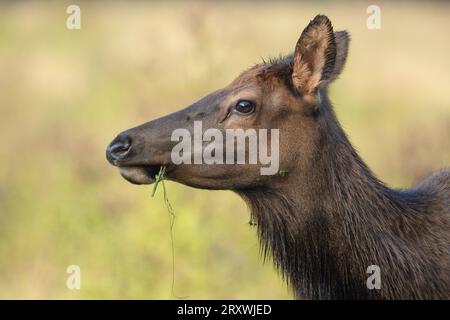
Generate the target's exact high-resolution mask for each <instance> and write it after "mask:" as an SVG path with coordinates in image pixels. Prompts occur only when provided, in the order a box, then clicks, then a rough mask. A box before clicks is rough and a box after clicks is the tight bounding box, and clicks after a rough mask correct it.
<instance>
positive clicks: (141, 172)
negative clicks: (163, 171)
mask: <svg viewBox="0 0 450 320" xmlns="http://www.w3.org/2000/svg"><path fill="white" fill-rule="evenodd" d="M160 168H161V165H151V166H145V165H142V166H120V167H119V172H120V175H121V176H122V177H123V178H124V179H125V180H127V181H128V182H131V183H133V184H152V183H153V182H155V181H156V175H157V174H158V173H159V170H160Z"/></svg>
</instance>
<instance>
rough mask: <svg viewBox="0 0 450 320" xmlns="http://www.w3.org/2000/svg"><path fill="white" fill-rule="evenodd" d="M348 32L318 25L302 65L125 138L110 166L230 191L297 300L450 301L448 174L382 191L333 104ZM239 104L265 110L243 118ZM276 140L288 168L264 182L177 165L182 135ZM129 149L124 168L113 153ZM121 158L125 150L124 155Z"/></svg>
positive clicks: (292, 58) (299, 49) (254, 176)
mask: <svg viewBox="0 0 450 320" xmlns="http://www.w3.org/2000/svg"><path fill="white" fill-rule="evenodd" d="M348 42H349V37H348V34H347V32H345V31H340V32H334V31H333V28H332V25H331V23H330V21H329V20H328V18H327V17H325V16H317V17H316V18H315V19H314V20H313V21H312V22H311V23H310V24H309V26H308V27H307V28H306V29H305V30H304V31H303V33H302V35H301V37H300V39H299V41H298V42H297V45H296V47H295V51H294V54H293V55H289V56H287V57H285V58H280V59H277V60H272V61H269V62H267V63H263V64H259V65H256V66H254V67H252V68H250V69H249V70H247V71H245V72H243V73H242V74H241V75H240V76H239V77H237V78H236V79H235V80H234V81H233V82H232V83H231V84H230V85H228V86H227V87H225V88H223V89H221V90H218V91H216V92H214V93H212V94H210V95H208V96H207V97H205V98H203V99H201V100H200V101H198V102H196V103H194V104H193V105H191V106H189V107H188V108H186V109H183V110H181V111H179V112H176V113H174V114H172V115H168V116H166V117H163V118H161V119H157V120H154V121H151V122H149V123H146V124H143V125H141V126H139V127H136V128H132V129H130V130H127V131H125V132H123V133H122V134H120V135H119V136H118V137H117V138H116V139H115V140H114V141H113V143H112V144H111V146H110V149H108V159H109V160H110V162H111V163H113V164H114V165H116V166H118V167H119V168H120V170H121V172H122V175H123V176H124V177H125V178H126V179H128V180H129V181H131V182H133V183H151V182H153V181H154V180H153V177H154V173H155V170H157V169H158V168H159V166H160V165H166V166H167V178H168V179H171V180H174V181H178V182H180V183H184V184H186V185H190V186H193V187H197V188H204V189H230V190H233V191H235V192H236V193H237V194H239V195H240V196H241V197H243V198H244V199H245V201H246V202H247V204H248V206H249V208H250V211H251V216H252V219H253V220H254V221H255V222H256V224H257V229H258V234H259V238H260V240H261V244H262V245H261V249H262V253H263V256H264V257H268V256H269V255H270V256H272V258H273V261H274V263H275V265H276V267H277V268H278V269H279V270H280V271H281V274H282V275H283V277H284V278H285V279H286V280H287V282H288V283H289V285H290V286H291V287H292V288H293V291H294V294H295V296H296V297H299V298H300V297H302V298H308V299H448V298H450V252H449V248H450V170H448V169H444V170H441V171H440V172H437V173H435V174H434V175H432V176H431V177H429V178H427V179H426V180H425V181H424V182H422V183H421V184H420V185H419V186H417V187H415V188H413V189H409V190H395V189H391V188H389V187H387V186H386V185H385V184H383V183H382V182H381V181H379V180H378V179H377V178H376V177H375V176H374V174H373V173H372V172H371V171H370V170H369V169H368V168H367V166H366V165H365V163H364V162H363V161H362V160H361V158H360V157H359V156H358V154H357V153H356V151H355V149H354V148H353V147H352V145H351V144H350V142H349V140H348V139H347V137H346V135H345V133H344V131H343V130H342V128H341V126H340V125H339V122H338V120H337V118H336V116H335V113H334V110H333V107H332V106H331V104H330V102H329V100H328V98H327V86H328V84H329V83H330V82H331V81H333V80H334V79H336V78H337V77H338V75H339V74H340V72H341V71H342V69H343V67H344V64H345V60H346V57H347V51H348ZM240 99H248V100H252V101H254V103H255V104H256V111H255V112H254V113H252V114H249V115H245V116H242V115H239V114H236V113H235V112H233V106H234V105H235V103H236V102H237V101H239V100H240ZM194 120H197V121H202V123H203V127H204V129H207V128H217V129H220V130H225V129H229V128H243V129H247V128H278V129H279V130H280V150H279V152H280V167H281V169H282V170H283V172H284V173H285V174H283V175H274V176H261V175H260V172H259V166H258V165H204V164H199V165H178V166H175V165H172V164H171V163H170V151H171V149H172V147H173V145H174V142H172V141H170V135H171V132H172V131H173V130H174V129H176V128H186V129H188V130H190V131H192V122H193V121H194ZM124 140H126V141H128V142H130V141H131V147H130V148H129V150H128V151H127V153H126V155H125V156H123V157H120V159H118V158H114V157H113V156H112V155H111V152H112V151H111V148H112V147H113V146H114V145H117V143H119V142H120V143H122V142H123V141H124ZM122 149H123V148H122ZM370 265H378V266H379V267H380V270H381V289H380V290H377V289H375V290H369V289H368V288H367V286H366V279H367V278H368V276H369V275H368V274H366V269H367V267H368V266H370Z"/></svg>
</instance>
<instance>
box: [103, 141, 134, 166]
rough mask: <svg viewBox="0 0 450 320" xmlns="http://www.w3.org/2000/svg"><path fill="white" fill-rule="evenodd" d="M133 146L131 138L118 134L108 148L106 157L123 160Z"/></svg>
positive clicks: (111, 160)
mask: <svg viewBox="0 0 450 320" xmlns="http://www.w3.org/2000/svg"><path fill="white" fill-rule="evenodd" d="M130 148H131V139H130V138H128V137H126V136H125V137H123V136H118V137H117V138H116V139H115V140H114V141H113V142H111V144H110V145H109V146H108V148H107V150H106V157H107V158H108V160H109V161H110V162H113V161H117V160H123V159H124V158H125V157H126V155H127V154H128V152H129V151H130Z"/></svg>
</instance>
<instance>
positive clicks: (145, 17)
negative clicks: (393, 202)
mask: <svg viewBox="0 0 450 320" xmlns="http://www.w3.org/2000/svg"><path fill="white" fill-rule="evenodd" d="M69 4H71V3H65V2H38V1H35V2H7V3H2V4H1V5H0V115H1V117H0V130H1V137H2V143H1V148H0V181H1V183H0V298H63V299H66V298H68V299H70V298H83V299H85V298H121V299H122V298H123V299H126V298H162V299H165V298H171V297H172V296H171V277H172V272H171V268H172V265H171V251H170V250H171V249H170V248H171V247H170V241H169V239H170V238H169V223H168V213H167V210H166V208H165V206H164V201H163V198H162V192H161V190H158V192H157V195H156V197H155V198H151V197H150V194H151V189H152V187H149V186H147V187H137V186H134V185H131V184H129V183H127V182H125V180H123V179H122V178H121V177H120V176H119V175H118V173H117V170H115V169H114V168H113V167H111V166H110V165H109V164H108V163H107V162H106V160H105V156H104V150H105V147H106V145H107V143H108V142H109V141H111V140H112V139H113V138H114V136H115V135H116V134H117V133H118V132H120V131H121V130H123V129H126V128H129V127H131V126H134V125H137V124H140V123H142V122H145V121H148V120H150V119H153V118H155V117H158V116H161V115H164V114H166V113H169V112H172V111H174V110H177V109H178V108H181V107H183V106H186V105H188V104H189V103H191V102H193V101H195V100H197V99H198V98H200V97H202V96H203V95H205V94H207V93H208V92H210V91H212V90H215V89H217V88H220V87H222V86H224V85H225V84H227V83H228V82H229V81H231V80H232V79H233V77H234V76H235V75H237V74H238V73H239V72H240V71H241V70H243V69H244V68H247V67H248V66H250V65H252V64H254V63H257V62H260V61H261V57H270V56H278V55H279V54H280V53H289V52H290V51H291V49H292V48H293V47H294V45H295V42H296V41H297V38H298V36H299V34H300V32H301V31H302V29H303V28H304V27H305V26H306V24H307V23H308V22H309V20H310V19H311V18H312V17H314V15H316V14H317V13H325V14H327V15H328V16H329V17H330V18H331V19H332V21H333V22H334V25H335V29H337V30H339V29H344V28H345V29H347V30H349V31H350V33H351V35H352V43H351V48H350V55H349V60H348V64H347V67H346V69H345V71H344V73H343V74H342V76H341V79H340V80H338V81H337V82H336V83H335V84H334V85H333V86H332V89H331V92H330V95H331V98H332V101H334V105H335V108H336V112H337V114H338V117H339V119H340V120H341V122H342V124H343V126H344V127H345V129H346V130H347V132H348V134H349V136H350V139H351V140H352V142H353V143H354V145H355V146H356V147H357V149H358V150H359V151H360V153H361V155H362V156H363V158H364V159H365V160H366V161H367V163H368V164H369V166H370V167H371V168H372V169H373V170H374V171H375V172H376V173H377V174H378V176H379V177H380V178H381V179H383V180H385V181H386V182H387V183H388V184H390V185H392V186H395V187H406V186H409V185H410V184H414V183H417V182H418V181H420V180H421V179H422V178H424V177H425V176H427V175H428V174H429V173H431V172H432V171H433V170H436V169H438V168H439V167H443V166H448V164H449V163H450V140H449V137H450V93H449V89H448V88H450V59H448V57H449V55H450V42H449V40H448V39H449V38H448V33H449V31H450V28H449V27H450V21H449V20H448V17H449V14H450V7H449V5H447V4H445V3H425V2H423V3H422V4H420V3H414V4H409V3H408V2H402V3H399V4H395V5H394V4H390V3H388V2H386V3H381V4H380V6H381V10H382V28H381V30H378V31H377V30H368V29H367V27H366V18H367V14H366V8H367V6H368V5H369V4H372V3H365V2H364V1H362V2H351V3H335V2H332V3H329V2H321V3H318V4H314V3H312V2H311V3H307V4H301V3H294V2H289V3H279V2H276V3H275V2H244V3H239V2H231V3H210V2H202V3H195V2H189V3H185V2H174V3H168V4H167V3H166V4H164V3H144V2H130V3H127V2H113V3H108V2H79V3H78V4H79V5H80V7H81V14H82V29H81V30H73V31H71V30H68V29H66V27H65V22H66V18H67V14H66V12H65V10H66V7H67V6H68V5H69ZM166 187H167V188H168V196H169V198H170V200H171V202H172V206H173V207H174V210H175V213H176V221H175V227H174V230H173V231H174V236H175V259H176V261H175V265H176V270H175V292H176V294H178V295H181V296H185V295H186V296H189V297H190V298H290V297H291V295H290V293H289V291H288V290H287V288H286V287H285V285H284V284H283V283H282V280H281V279H280V277H279V276H278V275H277V274H276V272H275V271H274V270H273V268H272V265H271V263H270V262H267V263H266V264H264V265H263V264H262V263H261V259H260V258H259V252H258V250H259V246H258V240H257V237H256V232H255V230H254V229H253V228H251V227H249V225H248V224H247V222H248V219H249V214H248V211H247V209H246V207H245V205H244V203H243V201H242V200H240V199H239V198H238V197H236V196H235V195H234V194H232V193H231V192H212V191H202V190H194V189H192V188H189V187H185V186H181V185H177V184H173V183H167V184H166ZM72 264H75V265H79V266H80V268H81V272H82V282H81V290H79V291H77V290H74V291H71V290H68V289H67V288H66V279H67V276H68V275H67V274H66V268H67V266H68V265H72Z"/></svg>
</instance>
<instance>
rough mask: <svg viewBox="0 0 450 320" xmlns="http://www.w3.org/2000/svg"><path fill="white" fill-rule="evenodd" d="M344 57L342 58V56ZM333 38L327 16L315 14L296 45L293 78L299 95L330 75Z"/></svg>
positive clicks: (332, 62) (334, 57)
mask: <svg viewBox="0 0 450 320" xmlns="http://www.w3.org/2000/svg"><path fill="white" fill-rule="evenodd" d="M344 60H345V59H344ZM335 62H336V39H335V35H334V32H333V26H332V25H331V22H330V20H329V19H328V18H327V17H326V16H324V15H318V16H316V17H315V18H314V19H313V20H312V21H311V22H310V23H309V25H308V26H307V27H306V28H305V30H303V32H302V34H301V36H300V39H299V40H298V42H297V45H296V46H295V52H294V65H293V70H292V82H293V84H294V87H295V88H296V90H297V91H298V93H299V94H301V95H314V94H315V92H316V90H317V88H318V86H319V85H320V84H321V83H323V82H325V81H329V80H332V79H333V75H334V68H335Z"/></svg>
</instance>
